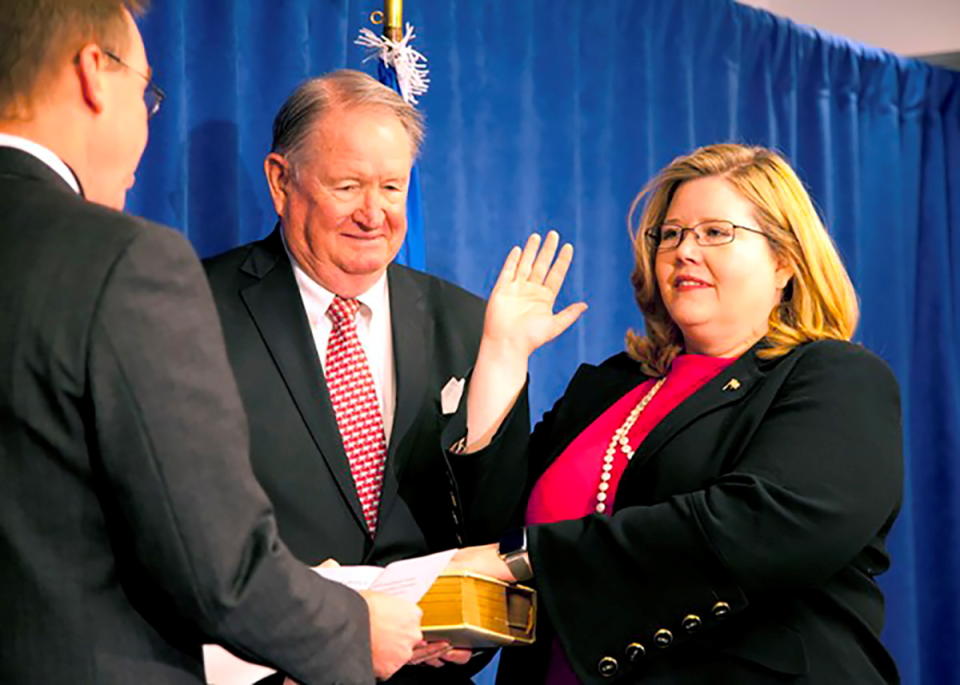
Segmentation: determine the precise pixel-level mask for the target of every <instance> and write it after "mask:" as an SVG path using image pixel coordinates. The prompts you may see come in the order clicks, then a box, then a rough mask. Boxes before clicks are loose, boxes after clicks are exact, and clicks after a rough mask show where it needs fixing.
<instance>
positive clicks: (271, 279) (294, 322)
mask: <svg viewBox="0 0 960 685" xmlns="http://www.w3.org/2000/svg"><path fill="white" fill-rule="evenodd" d="M240 269H241V270H242V271H244V272H245V273H246V274H248V275H249V276H253V277H254V278H255V279H256V280H255V281H254V282H253V283H252V284H250V285H248V286H247V287H245V288H243V290H241V292H240V297H241V298H242V299H243V302H244V304H245V305H246V307H247V310H248V311H249V312H250V316H251V318H252V319H253V321H254V323H255V324H256V326H257V329H258V330H259V331H260V335H261V336H262V337H263V340H264V342H265V343H266V345H267V348H268V349H269V350H270V355H271V357H272V358H273V361H274V363H275V364H276V365H277V369H278V370H279V372H280V375H281V376H282V377H283V381H284V383H285V384H286V385H287V388H288V389H289V391H290V395H291V396H292V397H293V400H294V402H295V403H296V405H297V409H298V410H299V412H300V415H301V417H302V418H303V421H304V423H305V424H306V425H307V428H308V429H309V431H310V435H311V436H312V437H313V441H314V443H316V445H317V449H319V450H320V454H321V455H323V458H324V460H325V461H326V463H327V467H328V468H329V469H330V472H331V473H332V474H333V477H334V479H335V480H336V482H337V485H338V487H339V488H340V492H341V494H342V495H343V499H344V501H345V502H346V503H347V506H348V507H349V508H350V510H351V511H352V512H353V514H354V518H355V519H356V522H357V525H359V526H360V527H361V528H362V529H363V530H364V531H365V532H366V531H367V526H366V523H365V521H364V518H363V512H362V511H361V508H360V500H359V498H358V497H357V491H356V486H355V485H354V482H353V476H352V474H351V473H350V464H349V462H348V460H347V455H346V453H345V452H344V449H343V442H342V440H341V439H340V429H339V428H338V427H337V422H336V418H335V417H334V413H333V405H332V404H331V403H330V395H329V392H328V390H327V385H326V381H325V380H324V378H323V369H322V367H321V366H320V360H319V359H318V358H317V350H316V347H315V345H314V342H313V335H312V334H311V332H310V325H309V323H308V321H307V316H306V313H305V312H304V309H303V302H302V301H301V299H300V292H299V290H298V288H297V282H296V279H295V278H294V275H293V267H292V266H291V264H290V260H289V258H288V257H287V255H286V252H285V250H284V249H283V243H282V241H281V239H280V232H279V228H277V229H276V230H274V232H273V233H272V234H270V236H268V237H267V238H266V239H264V240H263V241H261V242H259V243H256V244H254V246H253V248H252V249H251V251H250V254H249V256H248V257H247V259H246V260H245V261H244V263H243V264H242V265H241V267H240Z"/></svg>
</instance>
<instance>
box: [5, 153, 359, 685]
mask: <svg viewBox="0 0 960 685" xmlns="http://www.w3.org/2000/svg"><path fill="white" fill-rule="evenodd" d="M0 272H2V273H3V274H4V277H3V279H2V281H0V359H2V360H3V362H2V364H0V624H2V625H3V626H4V628H3V638H2V639H0V682H4V683H43V684H45V683H51V684H52V683H90V684H93V683H96V684H97V685H104V684H107V685H109V684H111V683H116V684H118V685H119V684H121V683H123V684H128V683H184V684H187V683H201V682H203V678H202V676H203V668H202V660H201V644H202V643H203V642H204V641H219V642H221V643H223V644H224V645H226V646H228V647H229V648H231V649H233V650H234V651H236V652H237V653H239V654H240V655H242V656H244V657H245V658H248V659H252V660H257V661H262V662H264V663H267V664H270V665H272V666H274V667H276V668H281V669H283V670H285V671H287V672H289V673H292V674H294V675H295V676H296V677H297V678H299V679H300V680H302V681H304V682H307V683H333V682H337V683H372V682H373V675H372V671H371V665H370V651H369V650H370V645H369V627H368V620H367V613H366V608H365V605H364V603H363V600H362V599H361V598H360V597H359V596H358V595H356V594H355V593H353V592H351V591H349V590H346V589H345V588H343V587H342V586H339V585H337V584H335V583H330V582H327V581H325V580H322V579H320V578H318V577H317V576H316V575H315V574H313V573H312V572H311V571H310V570H309V569H307V568H306V567H304V566H303V565H302V564H300V563H298V562H297V561H296V560H295V559H294V558H293V556H292V555H291V554H290V553H289V551H288V550H287V548H286V547H285V546H284V545H283V543H282V542H280V540H279V538H278V536H277V533H276V524H275V520H274V518H273V515H272V513H271V509H270V505H269V502H268V500H267V498H266V496H265V495H264V493H263V491H262V490H261V488H260V487H259V485H258V484H257V482H256V479H255V478H254V476H253V474H252V472H251V470H250V464H249V461H248V457H247V426H246V421H245V417H244V413H243V408H242V405H241V403H240V400H239V396H238V394H237V391H236V386H235V383H234V380H233V377H232V374H231V372H230V368H229V363H228V361H227V357H226V354H225V352H224V347H223V341H222V337H221V334H220V331H219V329H218V328H217V326H216V323H215V322H216V311H215V309H214V307H213V302H212V301H211V298H210V294H209V289H208V287H207V285H206V282H205V280H204V278H203V272H202V271H201V269H200V265H199V262H198V260H197V258H196V256H195V254H194V253H193V251H192V249H191V248H190V246H189V244H188V243H187V242H186V240H184V238H183V237H182V236H181V235H180V234H178V233H176V232H174V231H171V230H169V229H166V228H163V227H160V226H157V225H153V224H150V223H149V222H146V221H144V220H141V219H137V218H134V217H130V216H126V215H123V214H120V213H117V212H114V211H112V210H109V209H106V208H104V207H100V206H98V205H94V204H92V203H88V202H85V201H84V200H83V199H82V198H81V197H79V196H77V195H76V194H74V193H73V192H72V191H71V190H70V189H69V188H68V187H67V185H66V184H65V183H64V182H63V181H62V179H60V178H59V177H58V176H57V175H56V174H55V173H54V172H53V171H51V170H50V169H49V168H48V167H47V166H46V165H44V164H43V163H42V162H40V161H39V160H37V159H35V158H33V157H32V156H30V155H27V154H25V153H23V152H20V151H18V150H13V149H10V148H0Z"/></svg>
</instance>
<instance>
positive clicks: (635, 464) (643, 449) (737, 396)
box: [628, 344, 763, 469]
mask: <svg viewBox="0 0 960 685" xmlns="http://www.w3.org/2000/svg"><path fill="white" fill-rule="evenodd" d="M758 345H759V344H758ZM757 347H758V346H757V345H755V346H754V347H752V348H751V349H750V350H749V351H747V352H746V353H744V354H743V355H742V356H741V357H740V358H739V359H738V360H737V361H735V362H733V364H731V365H730V366H728V367H727V368H726V369H724V370H723V371H721V372H720V373H719V374H717V376H716V377H714V378H712V379H710V380H709V381H707V383H706V385H704V386H703V387H702V388H700V389H699V390H697V392H695V393H694V394H693V395H691V396H690V397H689V398H687V399H686V400H685V401H684V402H681V403H680V404H679V405H678V406H677V407H675V408H674V409H673V411H671V412H670V413H669V414H667V415H666V416H665V417H664V418H663V420H662V421H660V423H658V424H657V425H656V426H655V427H654V429H653V430H652V431H650V434H649V435H648V436H647V437H646V439H645V440H644V441H643V442H642V443H641V444H640V446H639V447H638V448H637V451H636V453H635V454H634V455H633V459H632V460H631V462H630V465H629V467H628V468H631V469H638V468H640V467H641V466H642V465H643V464H644V463H645V462H647V461H649V459H650V458H651V457H653V456H654V455H655V454H656V453H657V452H658V451H659V450H660V448H662V447H663V446H664V445H665V444H666V443H667V441H669V440H670V439H671V438H672V437H673V436H674V435H676V434H677V432H679V431H680V430H681V429H683V428H684V427H686V426H688V425H690V424H691V423H693V422H694V421H696V420H697V419H698V418H700V417H701V416H703V415H705V414H708V413H710V412H712V411H715V410H716V409H719V408H720V407H723V406H725V405H728V404H732V403H734V402H739V401H740V400H741V399H742V398H744V397H746V396H747V395H748V394H749V392H750V390H751V388H752V387H753V386H754V384H756V382H757V381H758V380H760V379H761V378H762V377H763V374H762V372H761V371H760V370H759V368H758V366H757V356H756V350H757Z"/></svg>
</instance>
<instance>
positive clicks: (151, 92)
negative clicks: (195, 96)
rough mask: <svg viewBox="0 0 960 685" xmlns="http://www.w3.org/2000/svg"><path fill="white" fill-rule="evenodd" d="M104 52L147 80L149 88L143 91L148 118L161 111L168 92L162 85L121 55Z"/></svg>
mask: <svg viewBox="0 0 960 685" xmlns="http://www.w3.org/2000/svg"><path fill="white" fill-rule="evenodd" d="M103 54H105V55H106V56H107V57H109V58H110V59H112V60H113V61H114V62H116V63H117V64H119V65H121V66H124V67H126V68H127V69H129V70H130V71H132V72H133V73H134V74H136V75H137V76H139V77H140V78H142V79H143V80H144V81H146V82H147V88H146V90H144V91H143V103H144V104H145V105H146V107H147V118H148V119H150V118H152V117H153V115H154V114H156V113H157V112H158V111H160V103H161V102H163V100H164V98H166V97H167V94H166V93H164V92H163V91H162V90H161V89H160V86H158V85H157V84H155V83H154V82H153V80H152V79H151V78H150V77H149V76H147V75H146V74H144V73H143V72H141V71H138V70H136V69H134V68H133V67H131V66H130V65H129V64H127V63H126V62H124V61H123V60H122V59H120V57H118V56H117V55H115V54H113V53H112V52H110V51H109V50H104V51H103Z"/></svg>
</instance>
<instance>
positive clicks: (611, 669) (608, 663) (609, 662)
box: [597, 656, 620, 678]
mask: <svg viewBox="0 0 960 685" xmlns="http://www.w3.org/2000/svg"><path fill="white" fill-rule="evenodd" d="M597 670H598V671H599V672H600V675H602V676H603V677H604V678H612V677H613V676H615V675H617V671H619V670H620V664H618V663H617V660H616V659H614V658H613V657H612V656H605V657H603V658H602V659H600V663H598V664H597Z"/></svg>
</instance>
